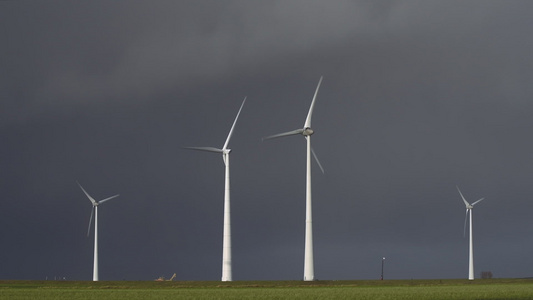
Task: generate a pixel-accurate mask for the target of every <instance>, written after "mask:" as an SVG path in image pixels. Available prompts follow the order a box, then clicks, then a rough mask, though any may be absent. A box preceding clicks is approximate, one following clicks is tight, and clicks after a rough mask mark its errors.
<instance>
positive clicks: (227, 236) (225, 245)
mask: <svg viewBox="0 0 533 300" xmlns="http://www.w3.org/2000/svg"><path fill="white" fill-rule="evenodd" d="M245 102H246V97H244V100H243V101H242V104H241V108H239V112H238V113H237V116H236V117H235V121H233V125H232V126H231V129H230V131H229V134H228V137H227V138H226V142H225V143H224V146H223V147H222V149H219V148H215V147H184V148H185V149H191V150H200V151H208V152H215V153H221V154H222V159H223V160H224V164H225V165H226V169H225V187H224V232H223V240H222V281H232V280H233V276H232V275H233V274H232V268H231V266H232V262H231V210H230V208H231V206H230V173H229V154H230V152H231V149H228V145H229V141H230V139H231V136H232V135H233V130H234V129H235V124H237V119H239V115H240V114H241V110H242V108H243V106H244V103H245Z"/></svg>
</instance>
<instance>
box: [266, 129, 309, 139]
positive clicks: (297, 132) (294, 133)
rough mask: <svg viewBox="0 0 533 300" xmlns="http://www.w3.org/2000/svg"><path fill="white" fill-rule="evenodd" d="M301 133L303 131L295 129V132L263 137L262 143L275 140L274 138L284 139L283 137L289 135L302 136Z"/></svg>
mask: <svg viewBox="0 0 533 300" xmlns="http://www.w3.org/2000/svg"><path fill="white" fill-rule="evenodd" d="M302 132H304V130H303V129H296V130H293V131H288V132H283V133H278V134H274V135H271V136H267V137H264V138H263V141H264V140H270V139H275V138H280V137H284V136H289V135H296V134H302Z"/></svg>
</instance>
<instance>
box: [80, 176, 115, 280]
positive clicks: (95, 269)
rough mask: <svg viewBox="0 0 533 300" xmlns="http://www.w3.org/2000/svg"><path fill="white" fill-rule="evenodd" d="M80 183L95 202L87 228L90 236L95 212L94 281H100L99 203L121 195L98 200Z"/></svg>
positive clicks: (92, 201) (93, 202)
mask: <svg viewBox="0 0 533 300" xmlns="http://www.w3.org/2000/svg"><path fill="white" fill-rule="evenodd" d="M76 183H78V185H79V186H80V188H81V190H82V191H83V192H84V193H85V195H86V196H87V198H89V200H90V201H91V203H92V204H93V208H91V218H90V219H89V228H88V229H87V236H89V232H90V231H91V222H92V220H93V213H94V264H93V281H98V205H100V204H102V203H104V202H106V201H109V200H111V199H113V198H116V197H118V196H119V195H115V196H111V197H109V198H105V199H104V200H100V201H96V200H94V199H93V197H91V196H90V195H89V194H88V193H87V191H85V189H84V188H83V187H82V186H81V184H80V183H79V182H77V181H76Z"/></svg>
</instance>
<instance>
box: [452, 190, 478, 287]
mask: <svg viewBox="0 0 533 300" xmlns="http://www.w3.org/2000/svg"><path fill="white" fill-rule="evenodd" d="M457 191H459V195H461V198H462V199H463V202H464V203H465V206H466V214H465V226H464V229H463V235H466V219H467V218H468V217H469V214H470V242H469V252H468V253H469V255H468V280H474V241H473V238H472V209H473V208H474V205H476V204H477V203H479V202H481V201H482V200H483V199H485V198H481V199H479V200H477V201H475V202H474V203H472V204H470V203H468V202H467V201H466V199H465V197H464V196H463V193H461V190H460V189H459V186H457Z"/></svg>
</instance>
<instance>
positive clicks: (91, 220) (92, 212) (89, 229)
mask: <svg viewBox="0 0 533 300" xmlns="http://www.w3.org/2000/svg"><path fill="white" fill-rule="evenodd" d="M93 214H94V206H93V207H92V208H91V218H90V219H89V228H87V236H89V233H90V232H91V223H92V222H93Z"/></svg>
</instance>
